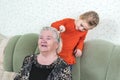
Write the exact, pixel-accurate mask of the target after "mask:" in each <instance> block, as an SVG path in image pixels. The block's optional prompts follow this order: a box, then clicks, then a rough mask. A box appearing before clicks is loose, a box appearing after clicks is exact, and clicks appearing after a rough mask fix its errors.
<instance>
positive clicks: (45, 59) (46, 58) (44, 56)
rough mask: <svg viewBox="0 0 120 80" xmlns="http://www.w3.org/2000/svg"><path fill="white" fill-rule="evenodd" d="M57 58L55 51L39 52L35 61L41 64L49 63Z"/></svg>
mask: <svg viewBox="0 0 120 80" xmlns="http://www.w3.org/2000/svg"><path fill="white" fill-rule="evenodd" d="M57 58H58V55H57V53H56V52H55V53H40V54H39V55H38V56H37V61H38V63H39V64H42V65H50V64H52V63H53V62H54V61H55V60H56V59H57Z"/></svg>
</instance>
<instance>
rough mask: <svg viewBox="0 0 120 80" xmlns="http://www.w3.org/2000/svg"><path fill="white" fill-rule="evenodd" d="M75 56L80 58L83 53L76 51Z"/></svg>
mask: <svg viewBox="0 0 120 80" xmlns="http://www.w3.org/2000/svg"><path fill="white" fill-rule="evenodd" d="M74 54H75V57H80V56H81V55H82V51H81V50H80V49H75V51H74Z"/></svg>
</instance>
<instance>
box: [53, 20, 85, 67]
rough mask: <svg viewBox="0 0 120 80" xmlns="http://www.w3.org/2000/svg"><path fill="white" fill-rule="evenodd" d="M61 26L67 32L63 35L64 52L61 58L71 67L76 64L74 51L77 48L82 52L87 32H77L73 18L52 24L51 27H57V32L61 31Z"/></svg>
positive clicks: (61, 53) (60, 54)
mask: <svg viewBox="0 0 120 80" xmlns="http://www.w3.org/2000/svg"><path fill="white" fill-rule="evenodd" d="M61 25H63V26H64V27H65V32H63V33H61V38H62V42H63V47H62V51H61V52H60V53H59V56H60V57H62V58H63V59H64V60H65V61H66V62H67V63H68V64H70V65H71V64H74V63H76V60H75V56H74V54H73V51H74V49H76V48H79V49H80V50H81V51H82V48H83V44H84V39H85V36H86V34H87V31H84V32H82V31H79V30H76V28H75V20H74V19H71V18H65V19H63V20H59V21H56V22H53V23H52V24H51V26H52V27H55V28H56V29H57V30H59V26H61Z"/></svg>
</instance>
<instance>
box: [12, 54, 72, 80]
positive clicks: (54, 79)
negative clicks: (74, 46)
mask: <svg viewBox="0 0 120 80" xmlns="http://www.w3.org/2000/svg"><path fill="white" fill-rule="evenodd" d="M36 67H37V68H36ZM37 75H39V76H37ZM40 76H44V77H42V79H38V78H41V77H40ZM46 76H47V77H46ZM43 78H44V79H43ZM14 80H72V76H71V71H70V66H69V65H68V64H67V63H66V62H65V61H64V60H63V59H61V58H60V57H58V58H57V60H56V61H54V62H53V63H52V64H50V65H47V66H46V65H41V64H39V63H38V62H37V55H35V54H33V55H30V56H27V57H25V59H24V61H23V65H22V67H21V71H20V72H19V73H18V74H17V75H16V76H15V78H14Z"/></svg>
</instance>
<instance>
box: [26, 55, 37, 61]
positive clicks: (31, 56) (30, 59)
mask: <svg viewBox="0 0 120 80" xmlns="http://www.w3.org/2000/svg"><path fill="white" fill-rule="evenodd" d="M36 56H37V54H31V55H27V56H26V57H25V58H24V61H33V60H34V59H35V57H36Z"/></svg>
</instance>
